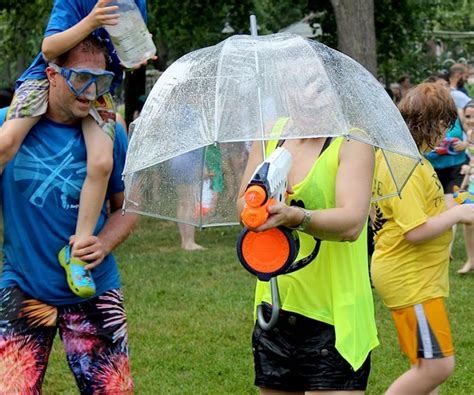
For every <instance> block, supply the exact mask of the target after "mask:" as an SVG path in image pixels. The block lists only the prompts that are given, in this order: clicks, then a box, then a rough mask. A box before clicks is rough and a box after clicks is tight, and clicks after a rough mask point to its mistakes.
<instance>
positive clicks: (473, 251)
mask: <svg viewBox="0 0 474 395" xmlns="http://www.w3.org/2000/svg"><path fill="white" fill-rule="evenodd" d="M464 245H465V246H466V254H467V259H466V263H465V264H464V266H463V267H462V268H461V269H459V270H458V273H459V274H466V273H469V272H470V271H473V270H474V226H473V225H464Z"/></svg>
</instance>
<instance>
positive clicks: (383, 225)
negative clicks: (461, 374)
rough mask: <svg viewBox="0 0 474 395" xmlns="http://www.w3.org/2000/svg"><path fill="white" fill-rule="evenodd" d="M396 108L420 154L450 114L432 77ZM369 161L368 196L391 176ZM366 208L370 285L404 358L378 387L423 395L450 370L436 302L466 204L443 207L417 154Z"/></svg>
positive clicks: (445, 287) (440, 301) (468, 220)
mask: <svg viewBox="0 0 474 395" xmlns="http://www.w3.org/2000/svg"><path fill="white" fill-rule="evenodd" d="M399 108H400V112H401V114H402V116H403V117H404V119H405V121H406V123H407V125H408V128H409V129H410V132H411V134H412V136H413V139H414V140H415V142H416V144H417V146H418V149H419V150H420V153H421V154H424V153H426V152H427V151H429V150H431V149H432V148H433V147H435V146H437V145H438V144H439V143H440V141H441V140H442V139H443V138H444V135H445V132H446V130H447V129H448V127H449V126H450V125H451V124H452V123H453V122H454V121H455V119H456V115H457V112H456V107H455V105H454V102H453V100H452V98H451V96H450V94H449V91H448V89H446V88H445V87H442V86H439V85H436V84H434V83H423V84H420V85H418V86H416V87H415V88H413V89H412V90H411V91H409V92H408V93H407V95H406V96H405V97H404V98H403V99H402V101H401V102H400V104H399ZM377 162H378V163H377V165H376V173H375V184H374V185H375V187H374V194H375V195H376V194H377V193H383V191H384V188H386V187H387V186H388V185H389V183H390V182H392V181H391V179H390V174H389V171H388V169H387V168H386V166H385V164H384V162H383V161H377ZM373 212H374V215H373V217H374V218H373V224H374V225H373V226H374V231H375V237H374V240H375V251H374V254H373V257H372V268H371V271H372V280H373V284H374V286H375V288H376V290H377V292H378V293H379V295H380V296H381V297H382V299H383V301H384V303H385V305H386V306H387V307H388V308H389V309H390V310H391V313H392V318H393V320H394V322H395V326H396V329H397V333H398V339H399V343H400V348H401V349H402V351H403V352H404V353H405V354H406V355H407V356H408V358H409V360H410V363H411V368H410V369H409V370H408V371H406V372H405V373H404V374H402V375H401V376H400V377H399V378H398V379H396V380H395V381H394V382H393V383H392V385H391V386H390V388H389V389H388V390H387V392H386V394H389V395H394V394H400V395H401V394H408V393H409V394H429V393H431V391H434V390H436V388H437V387H438V385H440V384H441V383H442V382H444V381H445V380H446V379H447V378H448V377H449V376H450V375H451V373H452V372H453V369H454V347H453V343H452V338H451V332H450V327H449V320H448V316H447V313H446V309H445V305H444V298H445V297H447V296H448V293H449V282H448V264H449V244H450V241H451V238H452V231H451V228H452V226H453V225H454V224H456V223H464V224H468V225H472V224H473V223H474V205H457V206H455V207H452V208H450V209H447V207H446V203H445V200H444V191H443V187H442V185H441V183H440V182H439V179H438V177H437V175H436V172H435V170H434V169H433V167H432V166H431V164H430V163H429V162H428V161H427V160H426V159H424V160H423V162H422V164H421V165H419V166H418V167H417V168H416V169H415V171H414V172H413V174H412V176H411V177H410V179H409V180H408V182H407V184H406V186H405V188H404V189H403V191H402V193H401V197H400V198H392V199H387V200H382V201H380V202H378V203H376V205H375V207H374V210H373Z"/></svg>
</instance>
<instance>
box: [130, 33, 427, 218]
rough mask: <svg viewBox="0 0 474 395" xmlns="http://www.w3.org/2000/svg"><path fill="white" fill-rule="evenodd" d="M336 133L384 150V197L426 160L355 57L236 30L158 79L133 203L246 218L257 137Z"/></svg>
mask: <svg viewBox="0 0 474 395" xmlns="http://www.w3.org/2000/svg"><path fill="white" fill-rule="evenodd" d="M282 120H283V122H282ZM275 125H280V126H278V127H275ZM334 136H344V137H346V138H349V139H355V140H359V141H362V142H365V143H367V144H370V145H372V146H374V147H376V148H378V149H380V150H381V155H382V156H383V157H384V158H385V161H386V164H387V167H388V169H389V171H390V172H391V175H392V179H393V188H392V191H390V193H389V194H387V195H384V196H377V198H378V199H379V198H384V197H387V196H394V195H397V194H399V193H400V191H401V189H402V188H403V186H404V184H405V182H406V180H407V179H408V177H409V176H410V174H411V172H412V171H413V169H414V167H415V166H416V165H417V164H418V163H419V161H420V156H419V153H418V149H417V147H416V145H415V143H414V141H413V139H412V137H411V135H410V132H409V131H408V129H407V127H406V125H405V123H404V121H403V119H402V117H401V115H400V113H399V111H398V110H397V108H396V107H395V105H394V104H393V102H392V100H391V99H390V97H389V96H388V95H387V93H386V92H385V89H384V88H383V87H382V86H381V85H380V83H379V82H378V81H377V80H376V79H375V78H374V77H373V76H372V75H371V74H370V73H369V72H368V71H367V70H366V69H364V68H363V67H362V66H361V65H360V64H358V63H357V62H355V61H354V60H352V59H351V58H349V57H347V56H345V55H344V54H342V53H340V52H338V51H335V50H333V49H331V48H329V47H327V46H325V45H323V44H321V43H318V42H316V41H311V40H308V39H304V38H302V37H300V36H297V35H292V34H288V33H279V34H273V35H268V36H258V37H254V36H247V35H237V36H232V37H230V38H228V39H226V40H225V41H223V42H221V43H219V44H217V45H215V46H212V47H208V48H204V49H200V50H197V51H194V52H191V53H189V54H187V55H185V56H183V57H182V58H180V59H179V60H177V61H176V62H175V63H173V64H172V65H171V66H170V67H169V68H168V69H167V70H166V71H165V72H164V73H163V75H162V76H161V77H160V79H159V80H158V81H157V82H156V84H155V86H154V87H153V89H152V91H151V93H150V95H149V97H148V99H147V101H146V102H145V105H144V107H143V110H142V113H141V115H140V117H139V118H138V119H137V120H136V121H135V124H134V125H133V134H132V136H131V140H130V146H129V151H128V155H127V161H126V165H125V170H124V176H125V184H126V202H125V209H126V210H129V211H134V212H139V213H143V214H148V215H153V216H157V217H161V218H165V219H171V220H176V221H180V222H186V223H190V224H194V225H197V226H213V225H225V224H232V223H238V218H237V214H236V208H235V200H236V198H237V190H238V187H239V185H240V182H241V177H242V174H243V170H244V168H245V164H246V158H247V155H248V148H249V142H252V141H256V140H271V139H275V138H277V139H279V138H282V139H292V138H312V137H314V138H316V137H334ZM183 199H184V201H183ZM190 207H193V209H192V210H191V209H190Z"/></svg>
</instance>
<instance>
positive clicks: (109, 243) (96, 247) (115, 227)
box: [76, 192, 138, 269]
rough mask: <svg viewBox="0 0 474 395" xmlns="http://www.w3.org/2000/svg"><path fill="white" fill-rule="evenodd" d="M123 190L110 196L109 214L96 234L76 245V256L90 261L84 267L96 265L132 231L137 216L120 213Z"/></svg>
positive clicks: (90, 267) (88, 267) (89, 267)
mask: <svg viewBox="0 0 474 395" xmlns="http://www.w3.org/2000/svg"><path fill="white" fill-rule="evenodd" d="M123 200H124V194H123V192H120V193H116V194H115V195H112V196H111V198H110V211H111V214H110V215H109V217H108V218H107V220H106V222H105V225H104V227H103V228H102V230H101V231H100V233H99V234H98V235H97V236H90V237H89V238H88V239H87V240H85V241H84V243H82V244H81V245H76V247H77V251H76V256H77V257H78V258H80V259H82V260H84V261H87V262H91V263H90V264H89V265H87V266H86V269H92V268H94V267H96V266H98V265H99V264H100V263H101V262H102V261H103V260H104V258H105V257H106V256H107V255H108V254H110V253H111V252H112V250H114V249H115V248H116V247H117V246H118V245H120V244H121V243H122V242H123V241H124V240H125V239H126V238H127V237H128V236H129V235H130V233H131V232H132V230H133V228H134V226H135V224H136V222H137V219H138V216H137V215H136V214H132V213H126V214H125V215H122V204H123Z"/></svg>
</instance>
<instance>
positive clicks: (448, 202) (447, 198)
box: [444, 193, 457, 259]
mask: <svg viewBox="0 0 474 395" xmlns="http://www.w3.org/2000/svg"><path fill="white" fill-rule="evenodd" d="M444 200H445V201H446V206H448V209H450V208H451V207H454V206H455V205H456V204H457V203H456V202H455V201H454V199H453V194H452V193H447V194H445V195H444ZM455 236H456V224H454V225H453V239H452V240H451V243H450V244H449V256H450V257H452V255H453V254H452V251H453V244H454V237H455ZM451 259H452V258H451Z"/></svg>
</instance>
